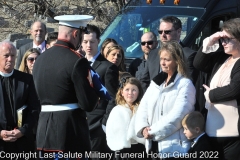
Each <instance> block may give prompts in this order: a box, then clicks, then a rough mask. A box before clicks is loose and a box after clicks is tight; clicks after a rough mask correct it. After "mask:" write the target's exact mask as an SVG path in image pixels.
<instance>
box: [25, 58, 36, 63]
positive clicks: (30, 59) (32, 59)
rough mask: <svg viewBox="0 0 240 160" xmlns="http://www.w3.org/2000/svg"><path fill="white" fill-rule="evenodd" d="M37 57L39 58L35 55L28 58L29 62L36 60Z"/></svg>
mask: <svg viewBox="0 0 240 160" xmlns="http://www.w3.org/2000/svg"><path fill="white" fill-rule="evenodd" d="M36 59H37V58H33V57H29V58H27V60H28V61H29V62H33V61H34V60H35V61H36Z"/></svg>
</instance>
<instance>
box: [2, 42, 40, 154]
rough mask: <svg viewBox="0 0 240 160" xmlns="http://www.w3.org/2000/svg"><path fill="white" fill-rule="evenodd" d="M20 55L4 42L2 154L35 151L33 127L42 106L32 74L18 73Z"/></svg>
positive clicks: (12, 46)
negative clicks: (16, 65) (17, 64)
mask: <svg viewBox="0 0 240 160" xmlns="http://www.w3.org/2000/svg"><path fill="white" fill-rule="evenodd" d="M16 54H17V51H16V48H15V47H14V45H13V44H12V43H11V42H1V43H0V82H1V83H0V133H1V134H0V151H4V152H5V153H6V152H8V153H20V152H21V153H22V152H25V153H28V152H30V151H32V152H33V151H34V150H35V145H34V135H33V127H34V126H35V125H36V123H37V120H38V115H39V111H40V108H41V106H40V102H39V100H38V97H37V93H36V91H35V86H34V83H33V78H32V75H30V74H26V73H23V72H20V71H18V70H14V65H15V60H16ZM23 106H25V107H26V108H25V107H23ZM20 108H21V109H20ZM23 108H24V109H23ZM19 109H20V110H21V111H22V118H20V117H19V116H18V113H20V111H19ZM32 158H33V157H32ZM35 158H36V157H35Z"/></svg>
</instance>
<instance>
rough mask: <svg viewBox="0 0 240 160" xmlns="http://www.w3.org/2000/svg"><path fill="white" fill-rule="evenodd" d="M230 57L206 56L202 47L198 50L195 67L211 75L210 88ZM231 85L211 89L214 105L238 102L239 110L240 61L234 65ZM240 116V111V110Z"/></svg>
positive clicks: (222, 54) (221, 55)
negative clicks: (215, 76)
mask: <svg viewBox="0 0 240 160" xmlns="http://www.w3.org/2000/svg"><path fill="white" fill-rule="evenodd" d="M229 56H230V55H228V54H226V53H224V52H223V51H221V50H220V51H218V52H214V53H209V54H205V53H203V52H202V47H201V48H200V49H199V50H198V53H197V55H196V57H195V59H194V63H193V64H194V67H196V68H197V69H199V70H200V71H202V72H205V73H208V74H210V78H209V81H208V84H207V85H208V86H209V84H210V81H211V79H212V77H213V76H214V75H215V73H216V72H217V71H218V69H219V68H220V67H221V65H222V64H223V63H224V62H225V61H226V60H227V59H228V58H229ZM230 79H231V80H230V84H229V85H226V86H223V87H217V88H215V89H211V91H210V92H209V98H210V101H211V102H213V103H219V102H224V101H230V100H234V99H235V100H236V101H237V105H238V108H239V107H240V59H238V60H237V61H236V63H235V64H234V66H233V68H232V71H231V74H230ZM238 113H239V114H240V110H239V109H238ZM238 132H239V133H240V120H239V119H238Z"/></svg>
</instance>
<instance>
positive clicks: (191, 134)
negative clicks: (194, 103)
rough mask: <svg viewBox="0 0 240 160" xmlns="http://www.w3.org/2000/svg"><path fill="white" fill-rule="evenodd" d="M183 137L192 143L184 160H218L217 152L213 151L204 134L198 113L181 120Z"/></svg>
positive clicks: (192, 113) (202, 118)
mask: <svg viewBox="0 0 240 160" xmlns="http://www.w3.org/2000/svg"><path fill="white" fill-rule="evenodd" d="M182 126H183V128H184V132H183V133H184V134H185V136H186V137H187V138H188V139H189V140H191V141H192V143H191V148H190V149H189V151H188V154H186V156H185V159H186V160H198V159H199V160H202V159H212V158H218V156H219V155H218V153H217V151H213V150H212V147H211V145H210V142H209V137H208V135H207V134H206V133H205V132H204V126H205V121H204V117H203V116H202V114H201V113H200V112H198V111H194V112H191V113H189V114H187V115H186V116H185V117H184V118H183V120H182Z"/></svg>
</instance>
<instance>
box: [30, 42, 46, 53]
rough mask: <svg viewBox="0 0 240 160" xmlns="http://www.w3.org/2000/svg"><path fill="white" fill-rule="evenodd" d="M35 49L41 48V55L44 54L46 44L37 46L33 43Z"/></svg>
mask: <svg viewBox="0 0 240 160" xmlns="http://www.w3.org/2000/svg"><path fill="white" fill-rule="evenodd" d="M33 48H40V49H41V53H43V52H44V51H45V50H46V42H45V41H43V42H42V43H41V44H40V45H38V46H37V45H36V44H35V43H34V42H33Z"/></svg>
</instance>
